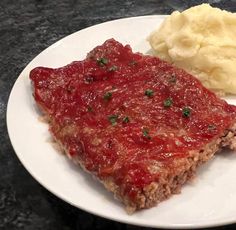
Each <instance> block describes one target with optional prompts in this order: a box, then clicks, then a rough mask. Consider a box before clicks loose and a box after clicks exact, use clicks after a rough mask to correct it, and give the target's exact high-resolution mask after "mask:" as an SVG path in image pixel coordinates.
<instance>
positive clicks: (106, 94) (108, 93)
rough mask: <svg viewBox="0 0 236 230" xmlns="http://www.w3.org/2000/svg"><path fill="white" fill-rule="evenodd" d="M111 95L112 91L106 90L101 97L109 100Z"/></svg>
mask: <svg viewBox="0 0 236 230" xmlns="http://www.w3.org/2000/svg"><path fill="white" fill-rule="evenodd" d="M111 97H112V93H111V92H106V93H105V94H104V96H103V99H104V100H105V101H109V100H111Z"/></svg>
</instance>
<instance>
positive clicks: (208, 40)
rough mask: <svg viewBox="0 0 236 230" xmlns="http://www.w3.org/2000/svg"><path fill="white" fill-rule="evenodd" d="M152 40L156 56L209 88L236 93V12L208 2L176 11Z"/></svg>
mask: <svg viewBox="0 0 236 230" xmlns="http://www.w3.org/2000/svg"><path fill="white" fill-rule="evenodd" d="M148 40H149V43H150V45H151V47H152V48H153V50H154V52H155V55H157V56H158V57H160V58H161V59H164V60H166V61H169V62H172V63H174V64H175V65H176V66H178V67H181V68H183V69H185V70H186V71H187V72H189V73H191V74H193V75H194V76H196V77H197V78H199V80H201V82H202V83H203V84H204V85H205V86H206V87H208V88H210V89H212V90H215V91H223V92H226V93H232V94H236V13H230V12H227V11H224V10H220V9H218V8H213V7H211V6H210V5H208V4H202V5H199V6H195V7H192V8H189V9H187V10H185V11H183V12H182V13H180V12H178V11H175V12H173V13H172V14H171V15H170V16H168V17H167V18H166V19H165V20H164V22H163V23H162V25H161V26H160V28H159V29H157V30H156V31H154V32H153V33H152V34H151V35H150V36H149V38H148Z"/></svg>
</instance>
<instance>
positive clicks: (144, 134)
mask: <svg viewBox="0 0 236 230" xmlns="http://www.w3.org/2000/svg"><path fill="white" fill-rule="evenodd" d="M143 136H144V137H146V138H147V139H148V140H150V139H151V136H150V135H149V130H148V129H147V128H144V129H143Z"/></svg>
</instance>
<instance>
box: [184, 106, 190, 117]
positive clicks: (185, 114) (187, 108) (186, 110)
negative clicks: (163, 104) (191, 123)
mask: <svg viewBox="0 0 236 230" xmlns="http://www.w3.org/2000/svg"><path fill="white" fill-rule="evenodd" d="M182 114H183V116H184V117H189V116H190V114H191V109H190V108H189V107H184V108H183V109H182Z"/></svg>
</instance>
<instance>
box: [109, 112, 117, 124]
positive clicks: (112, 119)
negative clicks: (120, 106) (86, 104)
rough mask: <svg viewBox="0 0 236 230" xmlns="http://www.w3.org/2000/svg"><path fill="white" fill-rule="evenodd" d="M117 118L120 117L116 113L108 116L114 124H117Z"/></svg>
mask: <svg viewBox="0 0 236 230" xmlns="http://www.w3.org/2000/svg"><path fill="white" fill-rule="evenodd" d="M117 119H118V115H116V114H113V115H110V116H109V117H108V120H109V121H110V123H111V124H112V126H115V125H116V124H117Z"/></svg>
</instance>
